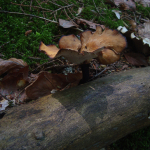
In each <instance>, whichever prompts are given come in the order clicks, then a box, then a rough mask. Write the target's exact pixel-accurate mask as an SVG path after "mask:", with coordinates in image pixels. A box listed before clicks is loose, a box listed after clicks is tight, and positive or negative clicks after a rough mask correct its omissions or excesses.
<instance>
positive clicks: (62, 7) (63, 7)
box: [51, 4, 74, 14]
mask: <svg viewBox="0 0 150 150" xmlns="http://www.w3.org/2000/svg"><path fill="white" fill-rule="evenodd" d="M72 6H74V4H71V5H67V6H61V8H58V9H56V10H54V11H53V12H52V13H51V14H53V13H55V12H57V11H59V10H61V9H65V8H68V7H72Z"/></svg>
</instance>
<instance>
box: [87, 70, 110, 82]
mask: <svg viewBox="0 0 150 150" xmlns="http://www.w3.org/2000/svg"><path fill="white" fill-rule="evenodd" d="M105 70H107V68H105V69H104V70H102V71H101V72H100V73H98V74H96V75H95V76H94V77H93V78H92V79H90V80H89V81H91V80H93V79H94V78H96V77H98V76H99V75H101V74H102V73H103V72H104V71H105Z"/></svg>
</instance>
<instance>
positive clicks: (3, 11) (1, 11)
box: [0, 10, 58, 23]
mask: <svg viewBox="0 0 150 150" xmlns="http://www.w3.org/2000/svg"><path fill="white" fill-rule="evenodd" d="M0 13H9V14H18V15H25V16H31V17H35V18H39V19H43V20H46V21H49V22H53V23H58V22H57V21H54V20H50V19H47V18H44V17H40V16H36V15H32V14H26V13H19V12H10V11H5V10H0Z"/></svg>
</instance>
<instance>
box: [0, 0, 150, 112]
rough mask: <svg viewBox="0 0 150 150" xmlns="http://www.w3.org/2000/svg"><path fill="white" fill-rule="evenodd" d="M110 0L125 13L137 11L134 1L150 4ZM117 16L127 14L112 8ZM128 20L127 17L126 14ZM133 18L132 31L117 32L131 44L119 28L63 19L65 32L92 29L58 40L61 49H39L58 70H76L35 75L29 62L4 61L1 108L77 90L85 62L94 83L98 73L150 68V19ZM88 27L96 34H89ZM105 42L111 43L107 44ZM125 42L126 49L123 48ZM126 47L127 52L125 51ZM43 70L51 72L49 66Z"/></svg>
mask: <svg viewBox="0 0 150 150" xmlns="http://www.w3.org/2000/svg"><path fill="white" fill-rule="evenodd" d="M106 2H107V3H109V4H111V5H115V6H116V7H118V8H119V9H120V10H131V11H136V5H135V2H137V3H138V4H142V5H143V6H144V7H147V6H149V1H148V0H135V2H134V1H132V0H129V1H124V0H122V1H120V0H114V1H109V0H107V1H106ZM82 11H83V8H82V7H80V8H79V9H78V11H77V13H76V15H77V16H80V14H82ZM113 12H114V13H115V14H116V17H117V18H118V19H121V18H122V17H123V16H124V15H126V14H125V13H124V12H123V13H120V11H118V10H113ZM126 17H128V16H127V15H126ZM134 19H135V17H130V19H129V22H130V24H131V27H130V30H128V29H126V27H118V31H119V32H121V33H122V34H123V36H124V37H126V40H127V46H126V42H119V40H120V39H124V37H123V36H122V35H121V34H120V33H119V32H118V31H117V30H110V29H108V28H106V27H105V26H104V25H101V24H98V23H95V22H92V21H88V20H85V19H82V18H76V19H73V20H70V19H69V20H64V19H61V18H59V25H60V26H61V27H62V28H66V29H70V28H72V27H73V28H76V29H78V30H79V31H83V30H82V25H84V26H86V25H87V26H88V27H87V29H88V30H86V31H84V32H82V33H80V34H79V35H78V36H75V35H73V34H71V35H66V36H63V37H62V38H61V39H60V40H59V44H58V45H59V48H58V47H57V46H56V45H53V44H51V45H45V44H44V43H43V42H41V43H40V51H44V53H46V54H47V55H48V56H49V57H50V59H52V60H53V61H52V65H53V66H54V68H57V66H59V68H67V66H68V67H70V66H71V68H73V69H71V70H73V72H71V73H67V74H66V75H65V74H63V69H62V71H61V70H60V69H59V72H60V73H61V74H58V71H56V73H50V72H48V71H42V68H41V72H39V73H36V74H33V73H32V72H30V71H29V66H28V65H27V63H26V62H24V61H23V60H21V59H16V58H11V59H9V60H0V93H1V95H2V96H3V97H5V98H6V99H5V98H3V99H2V100H0V102H1V103H0V108H1V109H3V110H4V109H6V107H7V104H8V102H6V101H8V100H11V101H15V103H16V104H21V103H24V102H26V101H30V100H32V99H37V98H39V97H42V96H44V95H47V94H51V93H55V92H56V91H62V90H65V89H68V88H71V87H73V86H77V85H78V84H79V82H80V80H81V79H82V73H81V70H80V67H79V65H80V64H82V63H90V76H91V78H92V79H93V78H95V77H97V76H96V75H98V74H99V73H100V76H101V77H102V76H105V75H108V74H110V73H111V72H118V71H123V70H124V71H125V70H128V69H130V68H134V67H135V66H136V67H140V66H147V65H149V62H148V61H147V60H148V59H147V58H148V57H149V56H150V31H149V30H150V24H149V22H150V21H146V22H145V23H143V24H142V23H140V24H139V23H138V24H137V21H136V19H135V20H134ZM89 29H92V30H91V31H90V30H89ZM93 30H94V31H93ZM95 30H96V31H95ZM31 32H32V30H28V31H26V32H25V35H26V36H30V33H31ZM117 36H118V37H117ZM108 37H109V38H108ZM116 37H117V38H116ZM106 39H109V40H108V41H107V40H106ZM113 39H114V40H113ZM112 41H116V42H112ZM120 43H121V45H119V44H120ZM125 47H126V49H125V50H123V49H124V48H125ZM106 54H107V55H106ZM70 56H73V57H70ZM64 58H65V59H64ZM95 58H96V59H95ZM118 60H119V61H118ZM50 62H51V61H50ZM55 62H57V64H58V62H59V64H58V65H54V64H55ZM103 64H104V65H103ZM65 66H66V67H65ZM42 67H44V68H46V66H44V65H43V66H42ZM68 70H69V69H68ZM7 99H8V100H7ZM6 103H7V104H6Z"/></svg>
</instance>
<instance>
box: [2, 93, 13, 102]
mask: <svg viewBox="0 0 150 150" xmlns="http://www.w3.org/2000/svg"><path fill="white" fill-rule="evenodd" d="M0 96H1V97H3V98H4V99H6V100H8V101H9V102H11V101H12V100H10V99H8V98H7V97H6V96H4V95H2V94H1V93H0Z"/></svg>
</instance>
